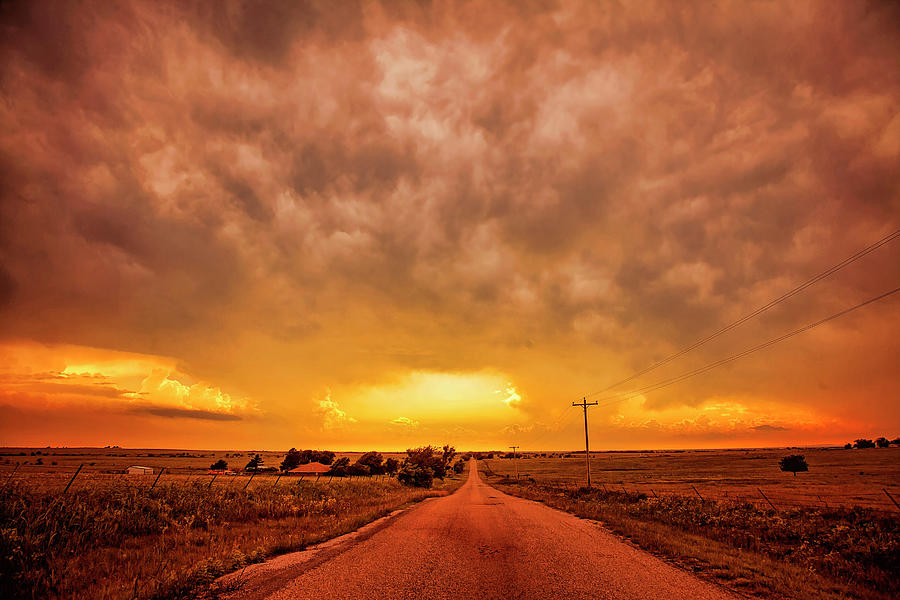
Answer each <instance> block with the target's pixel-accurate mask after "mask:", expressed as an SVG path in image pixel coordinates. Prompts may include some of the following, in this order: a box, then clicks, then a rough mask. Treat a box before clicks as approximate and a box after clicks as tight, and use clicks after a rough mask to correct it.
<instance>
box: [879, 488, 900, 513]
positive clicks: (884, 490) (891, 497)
mask: <svg viewBox="0 0 900 600" xmlns="http://www.w3.org/2000/svg"><path fill="white" fill-rule="evenodd" d="M881 491H882V492H884V493H885V495H886V496H887V497H888V498H890V499H891V502H893V503H894V506H896V507H897V508H898V509H900V504H897V501H896V500H894V497H893V496H891V494H890V492H888V491H887V490H886V489H884V488H881Z"/></svg>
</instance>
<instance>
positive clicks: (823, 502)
mask: <svg viewBox="0 0 900 600" xmlns="http://www.w3.org/2000/svg"><path fill="white" fill-rule="evenodd" d="M816 498H818V499H819V502H821V503H822V504H824V505H825V508H828V503H827V502H825V501H824V500H822V496H819V495H818V494H816Z"/></svg>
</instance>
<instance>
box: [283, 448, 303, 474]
mask: <svg viewBox="0 0 900 600" xmlns="http://www.w3.org/2000/svg"><path fill="white" fill-rule="evenodd" d="M299 466H300V452H299V451H298V450H297V449H296V448H291V449H290V450H288V451H287V455H286V456H285V457H284V460H283V461H281V470H282V471H290V470H291V469H296V468H297V467H299Z"/></svg>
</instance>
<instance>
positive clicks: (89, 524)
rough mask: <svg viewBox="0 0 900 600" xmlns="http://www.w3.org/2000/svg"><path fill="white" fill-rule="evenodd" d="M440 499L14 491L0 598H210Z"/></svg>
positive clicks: (359, 491) (261, 492)
mask: <svg viewBox="0 0 900 600" xmlns="http://www.w3.org/2000/svg"><path fill="white" fill-rule="evenodd" d="M254 483H255V482H254ZM448 484H449V485H458V482H452V481H451V482H448ZM441 493H446V492H442V491H434V490H421V489H414V488H409V487H405V486H402V485H400V484H398V483H397V482H396V480H386V481H374V480H366V479H362V480H354V481H347V480H335V481H334V482H333V483H331V484H325V483H320V484H313V483H312V482H300V483H296V482H290V483H287V484H286V483H283V482H282V484H281V485H280V486H279V487H273V486H272V485H262V486H259V485H258V486H255V487H249V488H248V489H246V490H243V489H240V488H235V487H231V486H228V487H216V486H213V487H211V488H210V487H208V485H207V483H206V482H205V481H203V482H201V481H196V482H191V483H187V484H185V483H184V482H169V483H164V484H161V485H159V486H157V487H155V488H154V489H152V490H150V489H147V486H146V485H145V484H143V483H132V482H129V481H123V480H122V479H120V480H118V481H115V482H110V483H108V484H107V485H95V486H90V487H83V488H78V489H74V488H73V490H71V491H70V492H69V493H68V494H61V493H59V491H56V490H53V491H48V490H46V489H43V488H42V487H41V486H31V485H29V484H28V480H27V479H26V480H18V481H12V482H10V484H8V485H7V486H6V487H5V488H3V489H2V490H0V598H20V599H31V598H34V599H36V598H59V599H75V598H93V599H98V600H105V599H110V600H112V599H121V598H147V599H149V598H153V599H159V600H162V599H175V598H185V599H186V598H195V597H202V596H204V595H207V596H208V595H210V593H211V592H212V590H213V587H212V582H213V580H214V579H215V578H216V577H218V576H220V575H222V574H224V573H226V572H228V571H232V570H235V569H240V568H241V567H243V566H246V565H247V564H249V563H252V562H259V561H261V560H263V559H264V558H265V557H266V556H270V555H273V554H276V553H281V552H286V551H291V550H298V549H302V548H303V547H305V546H306V545H308V544H311V543H315V542H318V541H322V540H324V539H328V538H330V537H334V536H336V535H340V534H342V533H346V532H348V531H352V530H354V529H356V528H358V527H359V526H361V525H363V524H364V523H366V522H369V521H372V520H374V519H376V518H378V517H380V516H383V515H385V514H387V513H389V512H391V511H392V510H394V509H396V508H397V507H399V506H401V505H404V504H406V503H410V502H415V501H418V500H421V499H423V498H426V497H428V496H434V495H436V494H441Z"/></svg>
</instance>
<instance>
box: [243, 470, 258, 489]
mask: <svg viewBox="0 0 900 600" xmlns="http://www.w3.org/2000/svg"><path fill="white" fill-rule="evenodd" d="M254 477H256V471H253V472H252V473H250V479H248V480H247V483H245V484H244V487H243V489H245V490H246V489H247V487H248V486H249V485H250V482H251V481H253V478H254Z"/></svg>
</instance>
